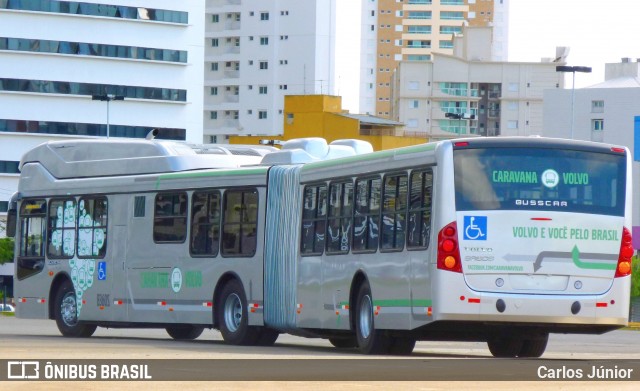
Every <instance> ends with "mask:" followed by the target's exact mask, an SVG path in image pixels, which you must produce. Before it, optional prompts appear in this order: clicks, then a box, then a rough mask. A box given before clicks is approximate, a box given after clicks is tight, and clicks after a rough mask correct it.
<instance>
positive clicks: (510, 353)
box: [487, 336, 523, 358]
mask: <svg viewBox="0 0 640 391" xmlns="http://www.w3.org/2000/svg"><path fill="white" fill-rule="evenodd" d="M487 346H488V347H489V351H490V352H491V354H492V355H493V357H501V358H513V357H517V356H518V355H519V354H520V351H521V350H522V346H523V340H522V339H521V338H517V337H516V338H514V337H499V336H496V337H493V338H491V339H489V340H488V341H487Z"/></svg>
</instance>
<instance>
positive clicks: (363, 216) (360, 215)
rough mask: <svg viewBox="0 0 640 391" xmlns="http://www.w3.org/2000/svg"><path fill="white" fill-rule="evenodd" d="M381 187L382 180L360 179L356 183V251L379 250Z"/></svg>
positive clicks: (354, 245) (354, 243)
mask: <svg viewBox="0 0 640 391" xmlns="http://www.w3.org/2000/svg"><path fill="white" fill-rule="evenodd" d="M381 185H382V181H381V180H380V178H372V179H359V180H358V181H357V182H356V197H355V200H356V201H355V214H354V220H353V243H352V249H353V250H354V251H372V252H375V251H376V250H377V249H378V236H379V229H380V187H381Z"/></svg>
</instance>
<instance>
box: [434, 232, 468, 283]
mask: <svg viewBox="0 0 640 391" xmlns="http://www.w3.org/2000/svg"><path fill="white" fill-rule="evenodd" d="M437 266H438V269H440V270H447V271H452V272H456V273H462V263H461V262H460V249H459V248H458V226H457V224H456V222H455V221H454V222H452V223H450V224H448V225H447V226H445V227H444V228H442V229H441V230H440V232H438V261H437Z"/></svg>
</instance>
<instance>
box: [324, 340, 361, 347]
mask: <svg viewBox="0 0 640 391" xmlns="http://www.w3.org/2000/svg"><path fill="white" fill-rule="evenodd" d="M329 343H331V345H333V346H335V347H336V348H340V349H349V348H355V347H357V346H358V341H356V338H355V337H347V338H329Z"/></svg>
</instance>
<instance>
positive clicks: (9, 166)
mask: <svg viewBox="0 0 640 391" xmlns="http://www.w3.org/2000/svg"><path fill="white" fill-rule="evenodd" d="M19 166H20V162H19V161H13V160H0V173H3V174H20V169H19Z"/></svg>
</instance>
